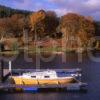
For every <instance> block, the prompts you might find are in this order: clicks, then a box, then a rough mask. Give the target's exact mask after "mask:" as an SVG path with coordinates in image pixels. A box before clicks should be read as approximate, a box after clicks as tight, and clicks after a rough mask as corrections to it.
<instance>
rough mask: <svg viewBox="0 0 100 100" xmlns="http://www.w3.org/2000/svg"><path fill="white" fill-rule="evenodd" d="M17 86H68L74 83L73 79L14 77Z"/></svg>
mask: <svg viewBox="0 0 100 100" xmlns="http://www.w3.org/2000/svg"><path fill="white" fill-rule="evenodd" d="M12 79H13V81H14V83H15V84H16V85H45V84H51V85H52V84H67V83H72V82H73V78H68V79H25V78H18V77H12Z"/></svg>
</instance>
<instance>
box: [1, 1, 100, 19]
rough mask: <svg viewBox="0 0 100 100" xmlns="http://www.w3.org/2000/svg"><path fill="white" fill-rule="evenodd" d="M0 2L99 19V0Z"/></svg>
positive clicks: (33, 9) (18, 6) (19, 7)
mask: <svg viewBox="0 0 100 100" xmlns="http://www.w3.org/2000/svg"><path fill="white" fill-rule="evenodd" d="M0 4H2V5H5V6H9V7H12V8H17V9H25V10H31V11H36V10H40V9H44V10H54V11H55V12H56V13H57V14H58V15H59V16H61V15H63V14H65V13H68V12H75V13H80V14H82V15H86V16H92V17H93V18H94V19H95V20H100V0H0Z"/></svg>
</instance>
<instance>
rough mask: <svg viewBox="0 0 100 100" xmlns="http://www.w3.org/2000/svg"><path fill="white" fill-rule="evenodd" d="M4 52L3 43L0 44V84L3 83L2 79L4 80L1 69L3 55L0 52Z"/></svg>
mask: <svg viewBox="0 0 100 100" xmlns="http://www.w3.org/2000/svg"><path fill="white" fill-rule="evenodd" d="M3 51H4V44H3V43H0V52H1V55H0V83H3V78H4V76H3V75H4V73H3V69H4V68H3V67H4V61H3V54H2V52H3Z"/></svg>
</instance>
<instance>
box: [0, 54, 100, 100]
mask: <svg viewBox="0 0 100 100" xmlns="http://www.w3.org/2000/svg"><path fill="white" fill-rule="evenodd" d="M97 55H98V56H99V55H100V54H97ZM32 60H33V63H30V62H26V61H24V60H23V55H22V54H20V55H19V56H18V57H17V59H16V60H15V61H13V65H12V66H13V68H14V69H15V68H24V69H25V68H27V69H31V68H36V63H35V62H36V56H35V55H34V56H32ZM40 65H41V66H40V68H41V69H62V68H63V69H67V68H81V69H82V74H83V76H82V80H83V81H84V82H87V83H88V91H87V92H86V93H81V92H72V93H70V92H47V93H42V92H41V93H35V94H34V93H16V94H3V93H2V94H0V100H8V99H9V100H100V62H96V61H93V60H91V59H90V57H89V56H88V55H87V54H83V55H82V61H81V62H78V55H77V54H74V53H67V54H66V62H62V56H61V55H56V57H55V58H54V59H53V60H51V61H49V62H43V61H41V62H40ZM5 66H6V67H7V64H6V63H5Z"/></svg>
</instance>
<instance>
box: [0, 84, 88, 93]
mask: <svg viewBox="0 0 100 100" xmlns="http://www.w3.org/2000/svg"><path fill="white" fill-rule="evenodd" d="M79 85H80V86H79ZM56 89H57V90H65V91H86V87H82V86H81V84H80V83H77V84H65V85H61V84H58V85H46V84H45V85H40V84H39V85H15V84H0V91H4V92H10V91H12V92H38V91H40V90H42V91H44V90H56Z"/></svg>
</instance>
